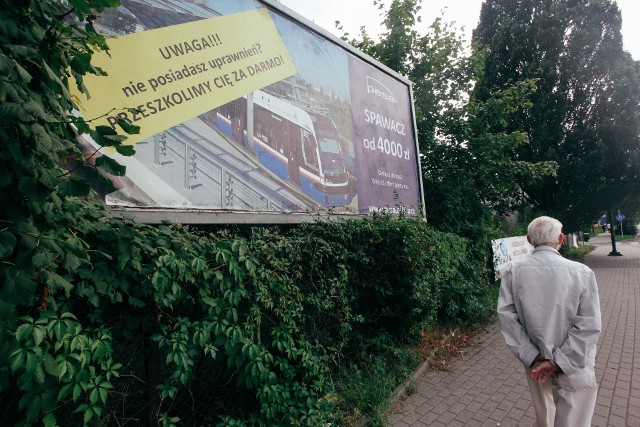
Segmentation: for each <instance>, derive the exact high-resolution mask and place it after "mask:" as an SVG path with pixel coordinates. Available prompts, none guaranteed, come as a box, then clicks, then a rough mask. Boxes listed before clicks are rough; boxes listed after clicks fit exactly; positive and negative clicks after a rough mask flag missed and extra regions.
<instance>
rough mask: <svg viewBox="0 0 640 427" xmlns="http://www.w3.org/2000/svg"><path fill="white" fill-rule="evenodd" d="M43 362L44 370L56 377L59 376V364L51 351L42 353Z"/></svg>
mask: <svg viewBox="0 0 640 427" xmlns="http://www.w3.org/2000/svg"><path fill="white" fill-rule="evenodd" d="M42 364H43V365H44V371H45V372H46V373H47V374H49V375H51V376H54V377H58V364H57V363H56V360H55V359H54V358H53V356H52V355H51V354H49V353H44V354H43V355H42Z"/></svg>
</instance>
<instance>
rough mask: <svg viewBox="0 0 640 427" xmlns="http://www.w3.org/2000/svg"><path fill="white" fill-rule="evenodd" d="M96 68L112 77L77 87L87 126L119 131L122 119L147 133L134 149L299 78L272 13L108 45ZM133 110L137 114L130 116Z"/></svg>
mask: <svg viewBox="0 0 640 427" xmlns="http://www.w3.org/2000/svg"><path fill="white" fill-rule="evenodd" d="M107 43H108V45H109V53H108V54H107V53H105V52H100V53H98V54H95V55H94V56H93V58H92V60H91V63H92V64H93V65H94V66H96V67H100V68H102V69H103V70H105V71H106V72H107V73H108V76H94V75H89V76H86V77H85V79H84V83H85V86H86V87H87V89H88V91H89V97H87V96H85V95H84V94H82V93H80V92H79V91H78V90H77V89H76V88H75V85H72V94H73V98H74V100H75V101H76V103H77V104H78V106H79V108H80V112H81V113H82V115H83V116H84V118H85V119H86V120H92V124H93V125H108V126H111V127H113V128H114V129H115V127H116V121H117V119H118V118H121V119H124V120H126V121H128V122H130V123H131V124H134V125H137V126H140V127H141V130H140V134H139V135H131V136H129V139H127V143H135V142H138V141H141V140H143V139H146V138H148V137H150V136H153V135H155V134H156V133H158V132H161V131H163V130H165V129H168V128H170V127H172V126H175V125H177V124H180V123H182V122H184V121H186V120H189V119H191V118H193V117H196V116H197V115H199V114H202V113H204V112H206V111H209V110H212V109H214V108H216V107H219V106H220V105H223V104H226V103H227V102H229V101H232V100H234V99H237V98H239V97H241V96H243V95H246V94H248V93H250V92H253V91H255V90H257V89H260V88H263V87H265V86H267V85H269V84H271V83H274V82H277V81H279V80H282V79H284V78H286V77H289V76H291V75H293V74H295V72H296V70H295V66H294V64H293V62H292V61H291V58H290V57H289V55H288V53H287V50H286V48H285V46H284V43H283V42H282V39H281V38H280V35H279V34H278V31H277V30H276V28H275V25H274V24H273V21H272V20H271V17H270V16H269V12H268V10H267V9H266V8H262V9H258V10H252V11H248V12H242V13H236V14H232V15H226V16H221V17H215V18H209V19H205V20H201V21H196V22H190V23H186V24H180V25H173V26H170V27H165V28H160V29H156V30H149V31H143V32H140V33H135V34H130V35H127V36H122V37H115V38H111V39H108V40H107ZM129 109H133V111H131V110H129Z"/></svg>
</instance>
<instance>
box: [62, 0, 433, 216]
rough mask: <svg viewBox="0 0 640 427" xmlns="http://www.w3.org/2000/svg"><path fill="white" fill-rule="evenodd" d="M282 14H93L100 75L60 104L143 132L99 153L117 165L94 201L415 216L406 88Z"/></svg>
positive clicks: (193, 4)
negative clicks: (100, 41) (124, 151)
mask: <svg viewBox="0 0 640 427" xmlns="http://www.w3.org/2000/svg"><path fill="white" fill-rule="evenodd" d="M294 16H295V14H294V13H292V12H290V11H288V10H287V9H285V8H284V7H282V6H280V5H278V4H277V3H272V2H266V1H256V0H236V1H228V0H191V1H178V0H122V5H121V6H120V7H119V8H117V9H112V10H107V11H105V12H104V13H103V14H102V16H100V17H99V18H98V19H97V20H96V21H95V23H94V25H95V26H96V29H98V31H100V32H102V33H103V34H105V35H106V36H107V37H108V40H107V43H108V45H109V52H108V53H100V54H96V55H95V56H94V59H93V60H92V64H93V65H95V66H97V67H100V68H101V69H103V70H105V71H106V72H107V73H108V75H107V76H100V77H97V76H88V77H87V78H86V79H85V80H84V82H83V83H84V85H85V87H86V88H87V90H88V92H89V96H85V95H84V94H82V93H80V92H77V91H76V92H73V93H72V95H73V96H74V100H75V101H76V103H77V105H78V106H79V113H80V114H82V115H83V116H84V117H85V118H87V119H90V120H92V124H93V125H106V126H111V127H113V128H114V129H116V128H117V124H116V121H117V120H118V119H123V120H125V121H127V122H130V123H132V124H134V125H138V126H140V129H141V132H140V134H139V135H131V136H129V137H128V139H127V141H126V143H127V144H131V145H133V147H134V149H135V155H133V156H131V157H125V156H121V155H119V154H118V153H116V152H115V150H109V149H108V148H102V149H100V153H101V155H106V156H109V157H112V158H114V159H116V160H117V161H118V162H120V163H121V164H123V165H124V166H126V167H127V173H126V176H124V177H118V178H117V179H116V178H114V179H113V180H114V183H115V184H116V185H115V188H111V189H103V190H102V193H101V194H102V195H103V196H104V199H105V202H106V203H107V204H109V205H111V206H113V207H116V208H118V209H123V210H125V211H127V212H129V213H137V214H136V215H135V216H137V217H138V219H140V220H142V221H146V222H157V221H160V220H163V219H169V220H172V219H174V220H181V221H182V222H236V221H234V220H230V218H232V217H234V216H235V217H236V218H238V216H237V214H249V215H250V218H252V219H249V220H247V219H246V218H247V217H245V218H244V219H238V220H237V221H238V222H245V221H249V222H296V220H292V218H294V217H296V216H305V215H306V216H309V215H317V214H320V215H323V214H338V215H355V216H358V215H369V214H372V213H375V212H381V211H390V212H392V213H398V212H400V211H403V212H404V213H405V214H407V215H409V216H420V215H422V213H421V212H420V206H421V205H422V202H423V196H422V193H423V192H422V187H421V179H420V169H419V168H420V166H419V161H418V157H417V155H418V153H417V143H416V131H415V120H414V111H413V105H412V94H411V85H410V82H409V81H408V80H406V79H404V78H402V77H400V76H399V75H397V74H396V73H394V72H393V71H391V70H389V69H387V68H385V67H384V66H382V65H381V64H379V63H377V62H376V61H374V60H373V59H371V58H369V57H366V56H365V55H363V54H361V53H360V52H358V51H356V50H355V49H353V48H352V47H351V46H349V45H346V44H345V43H343V42H341V41H340V40H337V39H336V38H335V37H333V36H331V35H329V34H328V33H326V32H324V31H323V30H321V29H319V28H316V27H314V26H313V24H310V23H309V22H306V21H305V20H304V19H303V18H300V17H294ZM85 145H86V149H87V151H90V152H92V153H93V152H94V151H95V150H96V149H97V148H98V147H97V146H96V145H95V143H94V142H93V141H91V140H90V138H86V139H85ZM227 214H233V215H231V216H230V215H227ZM282 214H285V215H282ZM185 218H187V219H185ZM188 218H191V220H189V219H188ZM194 218H198V219H197V220H195V221H194V220H193V219H194ZM265 218H267V219H265Z"/></svg>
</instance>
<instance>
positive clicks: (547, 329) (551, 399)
mask: <svg viewBox="0 0 640 427" xmlns="http://www.w3.org/2000/svg"><path fill="white" fill-rule="evenodd" d="M563 237H564V235H563V234H562V224H561V223H560V222H559V221H558V220H556V219H553V218H550V217H546V216H542V217H539V218H536V219H534V220H533V221H532V222H531V224H529V227H528V229H527V240H529V243H531V244H532V245H533V246H534V248H535V249H534V250H533V253H531V254H530V255H528V256H525V257H523V258H521V259H518V260H517V261H515V262H514V263H513V265H512V266H511V268H510V269H508V270H507V271H506V272H505V273H504V275H503V277H502V284H501V286H500V297H499V299H498V318H499V321H500V330H501V331H502V335H503V336H504V339H505V341H506V343H507V345H508V346H509V347H510V348H511V351H512V352H513V354H514V355H515V356H516V357H517V358H518V359H520V361H521V362H522V363H523V364H524V368H525V372H526V375H527V380H528V382H529V388H530V390H531V395H532V397H533V404H534V406H535V411H536V419H537V422H538V425H539V426H554V425H555V426H556V427H559V426H586V427H588V426H589V425H590V424H591V417H592V415H593V410H594V408H595V404H596V395H597V390H598V387H597V384H596V379H595V373H594V369H593V367H594V364H595V358H596V342H597V341H598V336H599V335H600V300H599V298H598V286H597V284H596V278H595V275H594V274H593V271H591V269H589V268H588V267H587V266H585V265H584V264H580V263H577V262H573V261H569V260H567V259H565V258H563V257H562V256H561V255H560V254H559V253H558V248H559V247H560V246H561V245H562V240H563Z"/></svg>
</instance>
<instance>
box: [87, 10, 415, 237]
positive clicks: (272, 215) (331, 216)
mask: <svg viewBox="0 0 640 427" xmlns="http://www.w3.org/2000/svg"><path fill="white" fill-rule="evenodd" d="M255 1H256V2H257V3H259V4H262V5H263V6H264V7H266V8H267V9H268V10H269V11H273V12H275V13H278V14H280V15H281V16H282V17H284V18H285V19H288V20H290V21H292V22H293V23H295V24H298V25H300V26H301V27H303V28H304V30H306V31H310V32H311V33H314V34H316V35H318V36H320V37H321V38H322V39H324V40H326V41H327V42H329V43H332V44H334V45H336V46H337V47H338V48H340V49H342V50H344V51H346V52H347V53H348V54H351V55H353V56H354V57H356V58H358V59H360V60H362V61H363V62H365V63H366V64H367V65H369V66H372V67H374V68H376V69H378V70H379V71H381V72H383V73H385V74H387V75H388V76H390V77H391V78H393V79H395V80H397V81H398V82H399V83H401V84H403V85H405V86H406V88H407V90H408V94H409V100H410V105H409V111H410V115H411V125H412V127H413V128H412V129H413V132H412V134H413V139H414V145H415V146H414V149H415V165H414V166H415V168H416V169H415V170H416V172H417V178H418V179H417V181H418V183H417V184H418V188H417V189H418V191H419V194H418V207H417V208H418V211H417V212H416V215H415V217H414V216H412V217H413V218H416V219H422V220H425V221H426V210H425V199H424V186H423V181H422V167H421V162H420V150H419V143H418V131H417V123H416V113H415V106H414V102H415V99H414V94H413V83H412V82H411V81H410V80H409V79H408V78H406V77H404V76H402V75H400V74H399V73H397V72H396V71H394V70H392V69H390V68H389V67H387V66H385V65H384V64H382V63H380V62H379V61H377V60H376V59H374V58H372V57H371V56H369V55H367V54H365V53H364V52H362V51H360V50H358V49H356V48H355V47H353V46H352V45H350V44H348V43H347V42H345V41H343V40H342V39H340V38H338V37H337V36H335V35H334V34H332V33H330V32H329V31H327V30H325V29H323V28H321V27H319V26H318V25H316V24H315V23H313V22H312V21H310V20H308V19H307V18H305V17H303V16H301V15H299V14H298V13H296V12H295V11H293V10H291V9H289V8H287V7H286V6H284V5H282V4H281V3H279V2H277V1H275V0H255ZM80 138H90V137H88V136H85V135H83V136H81V137H80ZM110 210H111V212H112V214H113V215H114V216H118V217H125V218H132V219H134V220H136V221H137V222H140V223H146V224H159V223H162V222H167V221H168V222H172V223H180V224H265V225H266V224H300V223H305V222H313V221H317V220H319V219H322V220H335V219H339V218H343V219H364V218H367V217H370V216H371V215H370V214H363V213H344V212H331V211H320V210H318V211H313V212H312V211H309V212H307V213H301V212H267V211H244V210H229V209H209V208H170V207H125V206H110Z"/></svg>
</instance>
